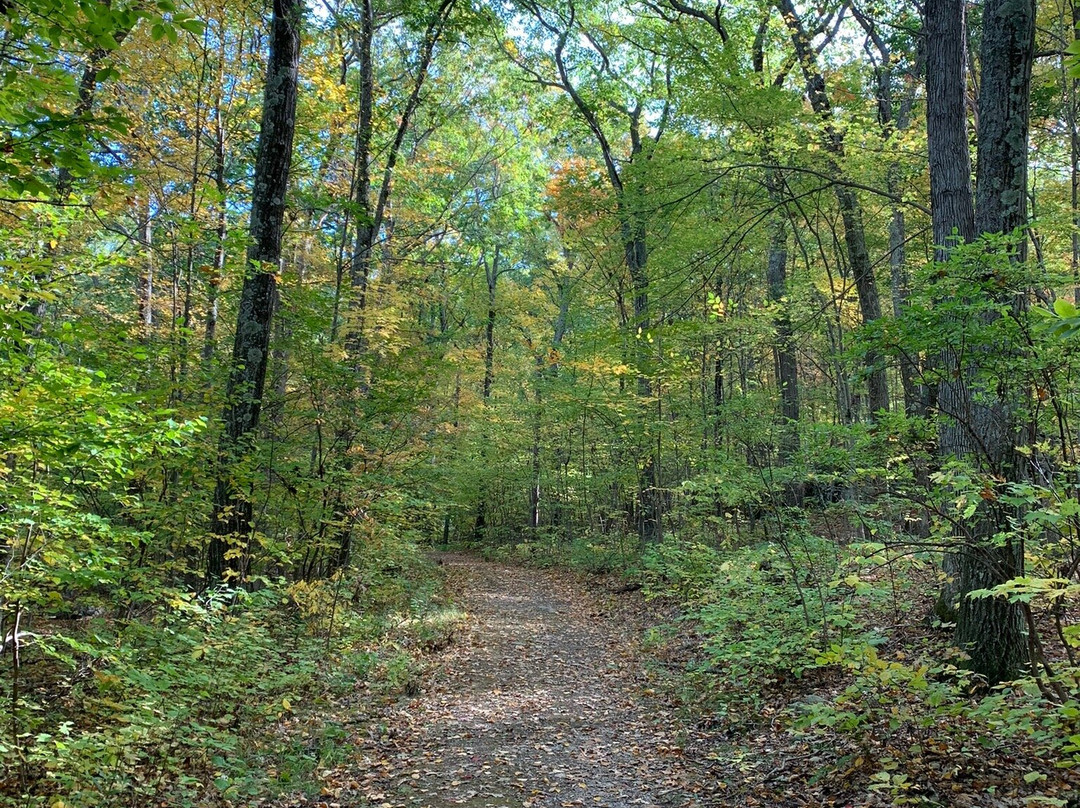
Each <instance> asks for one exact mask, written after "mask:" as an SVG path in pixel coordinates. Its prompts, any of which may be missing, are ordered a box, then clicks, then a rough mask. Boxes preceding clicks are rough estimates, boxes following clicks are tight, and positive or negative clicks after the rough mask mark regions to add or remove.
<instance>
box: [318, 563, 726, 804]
mask: <svg viewBox="0 0 1080 808" xmlns="http://www.w3.org/2000/svg"><path fill="white" fill-rule="evenodd" d="M441 561H442V564H443V567H444V569H445V571H446V574H447V578H448V581H449V584H450V586H451V588H452V590H453V591H455V593H456V597H457V599H458V603H459V604H460V605H461V606H462V607H463V608H464V609H465V610H466V612H467V619H466V624H465V627H464V628H463V629H462V630H461V631H460V634H459V636H458V637H457V639H456V641H455V642H454V643H452V644H451V645H450V646H449V647H448V648H446V649H444V650H442V651H441V652H440V653H439V654H438V656H437V657H436V658H435V659H434V660H432V661H431V670H430V671H429V675H428V676H427V677H426V679H425V681H424V682H423V683H422V684H421V685H420V686H419V687H418V688H416V689H415V691H418V692H415V691H414V695H413V696H412V697H410V698H406V699H403V700H401V701H399V702H397V703H395V704H393V705H392V706H390V707H388V708H386V709H385V710H384V711H383V713H382V714H381V716H379V717H378V719H377V720H375V721H373V722H371V724H370V727H371V728H370V730H369V731H368V732H367V733H366V735H365V736H364V737H361V738H358V739H357V741H356V743H357V744H358V755H357V760H356V763H354V764H353V765H351V766H350V767H349V768H350V771H349V772H348V773H345V772H333V773H331V772H326V773H324V774H325V775H326V781H327V782H328V783H329V782H335V783H345V784H346V785H345V786H344V787H341V788H335V789H333V791H332V793H331V795H330V796H332V797H333V802H327V803H325V804H327V805H331V806H332V805H342V806H345V805H349V806H351V805H356V804H357V803H358V802H359V804H361V805H365V804H366V805H372V806H377V807H378V808H455V807H456V806H464V807H465V808H571V806H594V807H595V808H621V807H622V806H627V807H628V808H629V807H630V806H642V808H678V807H681V806H686V807H687V808H691V807H693V806H707V805H712V804H715V803H713V802H712V801H711V800H710V795H711V794H712V793H713V792H714V791H715V790H716V789H719V788H722V784H721V779H720V778H719V777H718V775H717V772H715V771H710V769H711V768H713V767H715V766H717V765H718V764H717V762H716V761H714V760H708V759H705V758H704V756H702V758H701V759H694V758H692V757H690V756H688V755H686V754H684V752H683V749H682V747H681V745H680V738H681V737H683V734H682V733H683V730H684V728H683V727H682V725H681V723H680V722H681V719H680V718H679V717H678V715H677V713H676V711H675V710H674V709H673V708H671V707H670V706H667V705H665V704H663V703H662V702H661V701H660V700H659V699H656V698H653V697H652V696H651V695H649V694H650V693H653V691H652V688H650V687H649V684H650V676H649V674H648V672H647V671H646V669H645V667H644V663H643V661H642V655H641V651H640V648H639V645H638V641H637V638H638V634H639V633H638V631H637V630H636V629H635V628H634V627H632V626H630V625H628V624H626V622H625V621H621V620H619V619H616V618H614V617H613V616H611V615H610V614H608V613H606V612H605V610H604V608H603V607H602V606H601V605H600V604H599V602H598V601H597V600H596V598H595V597H593V596H592V595H591V594H589V592H587V591H586V589H585V587H583V586H581V585H580V584H578V583H577V582H576V581H574V580H573V578H572V577H571V576H568V575H566V574H565V573H560V572H556V571H548V570H534V569H524V568H520V567H512V566H505V565H501V564H494V563H487V562H483V561H481V560H479V559H477V558H474V557H471V556H466V555H450V554H447V555H444V556H443V557H442V559H441ZM324 793H325V792H324Z"/></svg>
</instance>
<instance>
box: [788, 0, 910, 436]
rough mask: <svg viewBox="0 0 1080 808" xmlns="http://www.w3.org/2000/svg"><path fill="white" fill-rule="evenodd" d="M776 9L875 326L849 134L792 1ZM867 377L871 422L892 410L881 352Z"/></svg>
mask: <svg viewBox="0 0 1080 808" xmlns="http://www.w3.org/2000/svg"><path fill="white" fill-rule="evenodd" d="M775 2H776V7H777V8H778V9H779V10H780V13H781V14H782V15H783V17H784V22H785V24H786V25H787V26H788V30H789V31H790V33H791V43H792V46H793V47H794V49H795V56H796V58H797V59H798V61H799V64H800V65H801V66H802V71H803V76H804V78H805V80H806V95H807V98H808V99H809V100H810V106H811V107H812V108H813V110H814V112H816V113H817V114H818V117H819V118H820V119H821V121H822V135H823V143H824V146H825V150H826V153H827V154H828V155H829V172H830V173H831V174H832V176H833V192H834V194H835V196H836V203H837V207H838V208H839V210H840V217H841V219H842V220H843V222H844V247H845V250H846V252H847V258H848V266H849V267H850V269H851V274H852V277H853V278H854V280H855V292H856V294H857V295H858V298H859V312H860V314H861V315H862V321H863V325H866V326H871V325H873V323H874V322H876V321H877V320H879V319H880V318H881V297H880V295H879V294H878V289H877V280H876V279H875V277H874V267H873V264H872V263H871V261H870V252H869V250H868V249H867V247H866V227H865V225H864V224H863V214H862V205H861V204H860V203H859V197H858V196H857V195H856V193H855V191H854V190H852V188H851V187H850V186H849V185H848V184H847V178H846V177H845V176H844V171H843V169H842V167H841V165H840V162H839V161H840V159H842V158H843V156H844V134H843V132H841V131H840V130H839V129H837V128H836V126H835V125H834V124H833V115H832V102H831V101H830V100H829V95H828V92H827V91H826V88H825V78H824V76H823V75H822V73H821V71H820V68H819V67H818V63H817V52H816V50H815V49H814V46H813V43H812V42H811V40H810V37H809V36H808V34H807V32H806V29H805V28H804V27H803V24H802V20H801V19H800V18H799V15H798V12H797V11H796V10H795V6H794V4H793V2H792V0H775ZM863 364H864V366H865V367H866V373H867V392H868V394H869V395H868V403H869V408H870V418H871V419H873V418H874V416H875V414H876V413H878V412H880V411H888V409H889V386H888V378H887V376H886V373H885V365H884V358H883V357H882V356H881V355H880V354H879V353H878V352H877V350H876V349H873V348H870V349H868V350H867V351H866V352H865V353H864V355H863Z"/></svg>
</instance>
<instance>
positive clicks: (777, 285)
mask: <svg viewBox="0 0 1080 808" xmlns="http://www.w3.org/2000/svg"><path fill="white" fill-rule="evenodd" d="M766 183H767V184H768V187H769V197H770V201H771V202H772V203H773V204H774V205H779V204H780V203H781V186H780V178H779V177H778V176H777V172H776V171H774V170H772V169H769V176H768V177H767V178H766ZM787 261H788V251H787V219H786V218H785V216H784V213H783V211H782V210H778V211H777V213H775V214H774V218H773V222H772V224H771V226H770V228H769V253H768V261H767V264H766V268H765V280H766V283H767V284H768V291H769V302H770V303H773V304H774V305H776V306H777V307H778V309H777V314H776V319H775V320H774V324H775V326H776V341H775V342H774V343H773V359H774V362H775V376H776V387H777V389H778V390H779V391H780V419H781V422H782V423H781V425H780V442H779V460H780V463H781V465H787V464H788V463H790V462H791V459H792V458H793V457H794V456H795V454H796V453H797V452H798V451H799V429H798V423H799V369H798V362H797V360H796V357H795V333H794V330H793V329H792V326H791V309H790V301H788V300H787V299H786V298H787V293H788V289H787Z"/></svg>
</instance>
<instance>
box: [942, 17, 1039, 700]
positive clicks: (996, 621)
mask: <svg viewBox="0 0 1080 808" xmlns="http://www.w3.org/2000/svg"><path fill="white" fill-rule="evenodd" d="M926 17H927V20H926V22H927V26H926V27H927V101H928V113H927V114H928V119H927V127H928V135H929V145H930V177H931V201H932V213H933V224H934V236H935V241H937V243H938V247H939V252H938V257H939V258H948V257H949V246H950V242H955V241H957V240H959V241H969V240H971V239H972V238H973V237H974V236H976V235H980V234H995V233H1004V234H1010V233H1012V232H1013V231H1014V230H1016V229H1017V228H1020V227H1023V226H1024V224H1025V223H1026V220H1027V160H1028V153H1027V150H1028V119H1029V104H1030V87H1031V66H1032V60H1033V58H1034V51H1035V4H1034V2H1033V1H1032V0H989V2H987V3H986V4H985V6H984V8H983V32H982V48H981V65H982V73H981V82H980V85H981V86H980V91H979V99H978V173H977V183H976V190H975V195H974V198H975V203H974V206H973V205H972V201H971V200H972V192H971V179H970V169H969V168H968V167H969V166H970V158H969V156H968V144H967V132H966V117H965V116H964V114H963V110H964V66H965V59H964V42H965V41H966V36H965V32H964V4H963V3H962V2H960V0H932V1H931V2H928V3H927V8H926ZM1025 257H1026V251H1025V249H1024V243H1023V241H1021V243H1020V244H1019V246H1018V247H1016V248H1015V251H1014V252H1013V253H1012V254H1011V256H1010V258H1011V259H1012V260H1014V261H1016V262H1023V261H1024V259H1025ZM961 260H962V259H961ZM961 271H963V272H966V273H974V274H975V276H976V277H975V280H976V281H978V280H980V279H981V275H982V274H983V273H984V269H983V268H982V267H981V266H974V267H971V266H965V267H963V269H962V270H961ZM997 295H998V297H999V299H998V300H997V301H996V302H997V303H999V304H1001V307H1005V308H1008V307H1010V306H1011V307H1017V306H1022V305H1023V302H1022V300H1021V299H1020V298H1019V297H1018V296H1016V294H1015V293H1014V292H1012V291H1009V290H1004V291H1000V292H998V293H997ZM1000 310H1001V308H1000V307H999V308H995V309H994V310H991V311H986V310H985V309H984V310H983V313H982V314H981V315H980V321H981V324H982V325H990V324H992V323H993V321H994V320H996V319H997V318H999V317H1000V316H1001V314H1000ZM956 325H958V326H960V327H961V329H962V324H956ZM951 333H952V332H951V331H950V334H951ZM992 347H993V346H988V345H978V344H975V345H967V344H964V342H963V337H962V335H961V337H958V338H951V339H950V340H949V343H948V345H947V347H946V350H945V351H944V353H943V357H942V365H943V366H942V367H941V383H940V385H939V391H938V407H939V409H940V412H941V415H942V416H943V419H944V421H945V422H944V423H943V424H942V426H941V431H940V451H941V454H942V455H943V456H944V457H957V458H962V459H965V460H967V461H968V462H970V463H972V464H973V465H974V466H975V467H976V469H977V470H978V471H979V472H980V473H982V474H983V475H985V477H986V480H987V485H986V488H985V489H984V493H983V496H982V500H983V501H982V502H981V503H980V505H979V508H978V510H977V512H976V513H975V514H974V515H973V517H972V519H971V520H970V521H969V522H968V523H967V525H965V526H964V536H963V546H962V547H961V548H959V549H958V551H957V553H956V555H955V566H956V574H957V576H958V581H957V585H958V590H959V593H958V594H959V597H960V602H959V609H958V612H957V627H956V638H957V642H958V644H960V645H961V647H963V648H964V649H965V650H966V651H967V652H968V653H969V654H970V656H971V659H970V666H971V668H972V669H973V670H974V671H976V672H978V673H980V674H983V675H984V676H986V677H987V679H989V680H990V681H991V682H999V681H1003V680H1006V679H1010V678H1014V677H1015V676H1016V675H1017V674H1018V673H1019V671H1020V668H1021V666H1022V664H1023V663H1024V662H1025V661H1026V659H1027V641H1026V638H1025V635H1024V628H1023V613H1022V610H1021V608H1020V606H1019V605H1018V604H1015V603H1010V602H1009V601H1008V600H1006V599H1005V598H1001V597H971V595H970V593H972V592H975V591H977V590H986V589H990V588H992V587H994V586H997V585H999V584H1002V583H1005V582H1006V581H1008V580H1010V579H1012V578H1015V577H1017V576H1018V575H1021V574H1022V572H1023V554H1022V553H1023V551H1022V547H1021V546H1020V544H1019V541H1018V540H1017V539H1016V538H1015V537H1014V534H1013V531H1012V530H1011V529H1010V517H1011V516H1012V515H1013V514H1012V513H1011V512H1010V510H1011V509H1010V508H1009V506H1007V505H1006V504H1005V503H1004V502H1002V501H1001V498H1000V496H999V493H1001V492H999V491H996V490H995V489H996V488H997V487H1000V486H1002V485H1005V484H1007V483H1008V482H1010V481H1016V480H1017V479H1018V476H1019V474H1020V469H1021V463H1020V455H1019V453H1018V452H1017V451H1016V443H1017V440H1018V435H1017V427H1016V415H1017V413H1016V407H1015V399H1016V391H1015V390H1011V389H1009V387H1008V386H1007V385H1002V384H997V385H994V386H992V387H991V385H988V384H987V383H986V381H985V375H984V373H985V371H986V368H987V364H988V363H993V362H999V361H1001V357H1000V356H995V355H994V352H993V351H992ZM999 347H1000V346H999Z"/></svg>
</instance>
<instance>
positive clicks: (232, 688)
mask: <svg viewBox="0 0 1080 808" xmlns="http://www.w3.org/2000/svg"><path fill="white" fill-rule="evenodd" d="M459 618H460V615H459V614H458V612H457V611H456V610H455V609H453V608H452V607H451V606H449V605H447V604H445V603H443V602H442V600H441V597H440V581H439V580H438V578H437V577H436V575H435V569H434V567H433V565H431V564H429V563H427V562H426V561H425V560H424V559H423V558H422V556H421V554H420V552H419V550H418V549H417V548H416V547H415V546H412V545H409V544H406V543H402V542H398V543H396V544H394V545H393V546H384V547H369V548H366V549H365V551H364V552H363V554H362V556H361V557H360V558H358V559H356V561H355V564H354V569H353V571H352V572H351V574H350V575H349V576H348V577H341V576H340V575H339V576H336V577H334V578H331V579H328V580H321V581H312V582H304V581H300V582H295V583H292V584H289V583H287V582H286V581H284V580H263V581H259V582H257V585H256V586H255V587H253V588H252V590H250V591H249V590H229V589H225V588H219V589H214V590H211V591H208V592H204V593H202V594H199V595H196V594H194V593H191V592H184V591H179V590H173V591H170V592H163V593H162V596H161V600H160V601H159V602H158V603H155V604H153V605H152V607H149V608H147V609H146V610H145V612H144V613H143V614H140V615H139V616H137V617H134V618H129V619H107V618H105V617H98V618H94V619H91V620H86V621H73V622H71V623H69V624H66V625H65V624H61V623H59V622H57V623H55V624H53V625H47V626H46V627H45V628H44V630H42V631H40V632H39V634H38V636H37V637H35V638H33V639H32V640H30V641H28V642H27V644H26V645H25V647H24V648H23V649H22V655H23V658H22V666H21V671H20V673H21V676H22V680H21V681H20V682H18V685H17V688H16V690H14V691H12V696H13V698H14V703H11V702H10V701H9V704H8V709H9V711H10V714H9V716H8V719H9V720H8V721H7V722H5V723H6V724H7V727H8V729H9V730H10V729H12V728H16V729H17V732H15V733H14V734H13V733H12V732H11V731H9V732H6V733H5V734H4V736H3V737H2V739H0V756H2V759H3V763H2V764H0V766H2V768H0V805H3V806H12V808H14V806H20V808H32V807H33V806H50V808H83V806H85V808H91V806H102V805H109V806H132V807H133V808H134V807H135V806H143V805H149V804H167V805H170V806H217V805H226V804H249V803H251V802H252V801H254V800H256V799H265V798H271V797H273V796H275V795H279V794H282V793H286V792H291V791H297V790H298V791H301V792H302V791H304V790H305V789H308V788H310V787H311V786H310V785H309V784H310V783H311V782H313V781H314V779H315V778H311V777H309V775H310V773H311V772H313V771H314V770H316V769H318V768H323V767H327V766H330V765H335V764H337V763H340V762H342V761H343V760H344V759H345V758H347V756H348V755H349V749H350V746H349V743H348V737H349V736H350V734H352V733H354V732H355V729H356V728H355V727H353V728H349V727H347V726H346V724H345V723H343V722H344V721H347V720H350V719H347V718H346V719H343V718H341V717H334V713H333V711H332V710H331V708H332V706H333V705H334V704H335V703H338V702H340V701H342V700H347V699H349V698H350V697H351V696H353V694H356V693H360V694H362V695H363V697H364V699H365V700H367V701H371V700H375V699H378V698H379V697H380V696H387V695H392V694H394V693H395V692H399V691H401V690H402V689H405V688H407V687H409V686H410V682H412V681H413V679H414V678H415V677H416V676H417V675H418V672H419V667H420V666H421V665H422V664H423V663H422V658H423V653H424V652H425V651H426V650H427V649H430V648H435V647H439V646H441V645H442V644H444V643H445V642H446V641H447V636H448V634H449V632H451V631H452V630H453V627H454V625H455V623H456V622H457V620H458V619H459ZM7 673H8V675H9V676H10V675H11V673H12V671H10V670H8V671H7ZM343 713H344V711H343ZM349 714H351V715H352V719H351V720H356V718H357V715H358V714H362V710H360V711H359V712H358V711H357V709H353V710H352V711H350V713H349Z"/></svg>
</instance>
